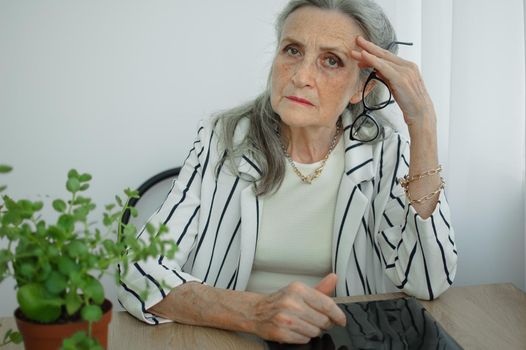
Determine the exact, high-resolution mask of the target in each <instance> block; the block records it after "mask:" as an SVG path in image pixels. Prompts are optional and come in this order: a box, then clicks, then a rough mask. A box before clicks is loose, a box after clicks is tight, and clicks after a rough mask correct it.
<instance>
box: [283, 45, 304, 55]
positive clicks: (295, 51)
mask: <svg viewBox="0 0 526 350" xmlns="http://www.w3.org/2000/svg"><path fill="white" fill-rule="evenodd" d="M283 51H285V53H287V54H288V55H290V56H298V55H299V54H300V50H298V49H297V48H296V47H294V46H291V45H289V46H287V47H285V49H284V50H283Z"/></svg>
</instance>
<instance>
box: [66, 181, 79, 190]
mask: <svg viewBox="0 0 526 350" xmlns="http://www.w3.org/2000/svg"><path fill="white" fill-rule="evenodd" d="M66 189H67V190H68V191H69V192H71V193H74V192H78V191H79V190H80V181H79V179H77V178H76V177H71V178H69V179H68V181H67V182H66Z"/></svg>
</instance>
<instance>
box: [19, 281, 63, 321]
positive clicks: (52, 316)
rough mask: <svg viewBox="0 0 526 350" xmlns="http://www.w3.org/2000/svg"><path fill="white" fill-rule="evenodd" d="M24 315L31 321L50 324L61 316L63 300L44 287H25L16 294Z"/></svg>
mask: <svg viewBox="0 0 526 350" xmlns="http://www.w3.org/2000/svg"><path fill="white" fill-rule="evenodd" d="M16 298H17V300H18V305H19V306H20V310H22V313H23V314H24V315H25V316H26V317H28V318H29V319H31V320H34V321H40V322H44V323H49V322H53V321H55V320H57V319H58V318H59V316H60V310H61V305H62V300H61V299H60V298H57V297H55V296H52V295H50V294H49V293H48V292H47V290H46V288H44V286H43V285H41V284H37V283H30V284H26V285H23V286H22V287H20V288H19V289H18V292H17V293H16Z"/></svg>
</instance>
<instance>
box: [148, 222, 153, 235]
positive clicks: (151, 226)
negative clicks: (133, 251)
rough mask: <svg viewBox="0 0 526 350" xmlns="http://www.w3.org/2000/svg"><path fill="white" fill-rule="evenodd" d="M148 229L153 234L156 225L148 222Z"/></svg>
mask: <svg viewBox="0 0 526 350" xmlns="http://www.w3.org/2000/svg"><path fill="white" fill-rule="evenodd" d="M146 231H147V232H148V233H149V234H150V235H153V234H154V233H155V226H153V224H152V223H150V222H148V223H147V224H146Z"/></svg>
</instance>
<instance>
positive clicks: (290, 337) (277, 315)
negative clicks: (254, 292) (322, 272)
mask: <svg viewBox="0 0 526 350" xmlns="http://www.w3.org/2000/svg"><path fill="white" fill-rule="evenodd" d="M336 280H337V276H336V275H335V274H333V273H331V274H329V275H327V276H326V277H325V278H323V279H322V280H321V281H320V283H318V285H316V286H315V287H314V288H311V287H308V286H306V285H305V284H303V283H300V282H292V283H291V284H289V285H288V286H286V287H285V288H282V289H280V290H278V291H277V292H275V293H272V294H268V295H264V296H262V297H261V299H260V300H259V301H257V303H256V304H255V306H254V308H253V319H252V322H253V333H255V334H256V335H258V336H260V337H262V338H264V339H267V340H273V341H277V342H280V343H296V344H305V343H308V342H309V341H310V339H311V338H314V337H317V336H319V335H320V333H321V332H322V331H323V330H326V329H329V328H330V327H332V325H334V324H337V325H341V326H345V323H346V317H345V314H344V313H343V311H342V310H341V309H340V308H339V307H338V306H337V305H336V303H335V302H334V301H333V300H332V298H331V297H330V296H329V295H331V294H332V292H333V291H334V288H336Z"/></svg>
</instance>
